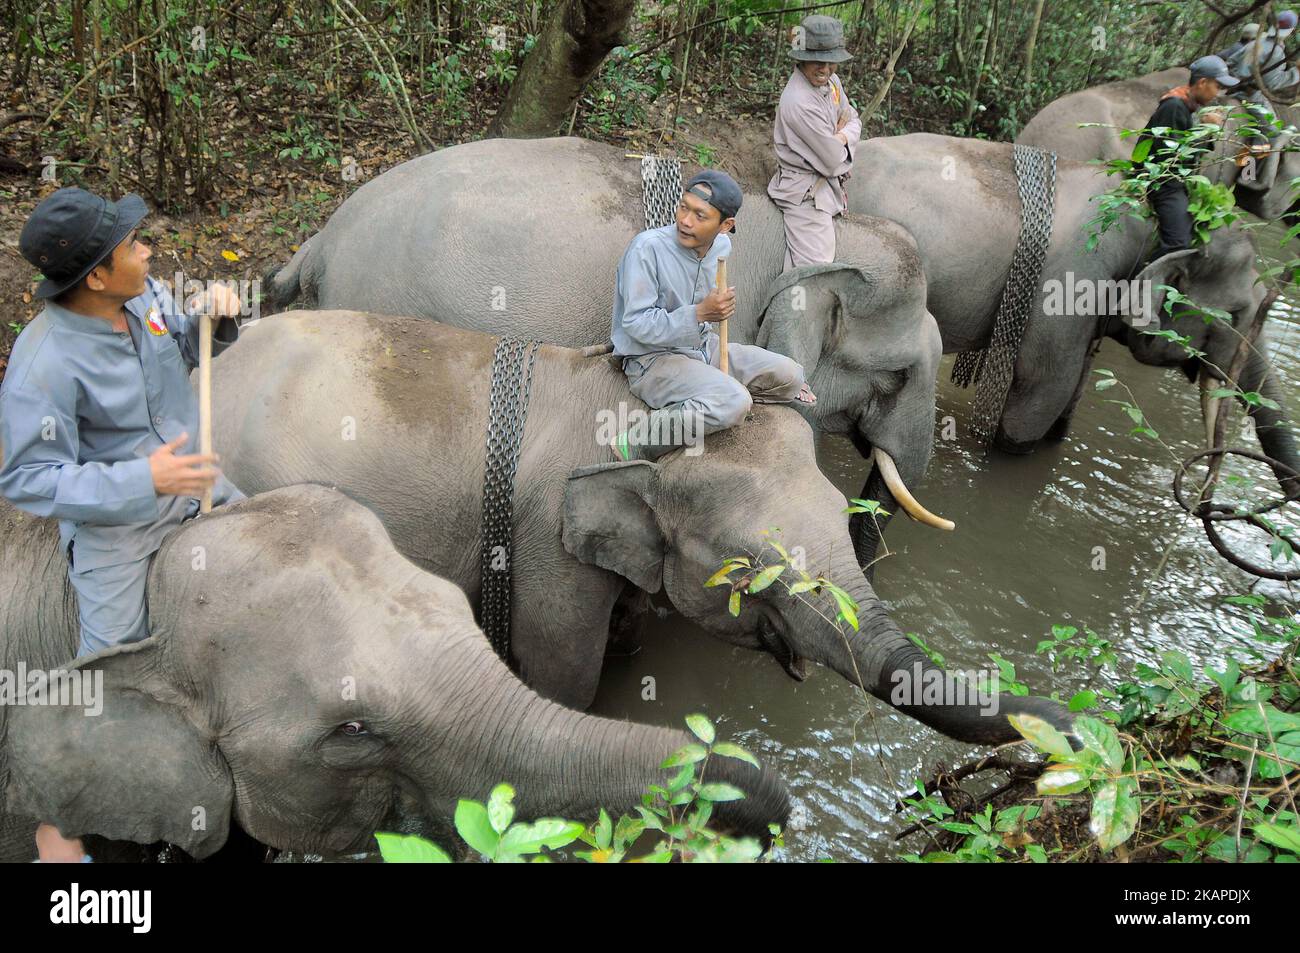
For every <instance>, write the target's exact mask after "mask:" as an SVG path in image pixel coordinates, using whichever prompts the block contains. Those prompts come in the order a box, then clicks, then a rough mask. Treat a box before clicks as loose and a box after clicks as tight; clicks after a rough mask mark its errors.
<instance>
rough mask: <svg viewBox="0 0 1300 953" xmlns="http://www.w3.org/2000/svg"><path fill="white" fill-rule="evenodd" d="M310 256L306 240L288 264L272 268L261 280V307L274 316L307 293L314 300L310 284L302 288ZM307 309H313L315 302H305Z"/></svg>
mask: <svg viewBox="0 0 1300 953" xmlns="http://www.w3.org/2000/svg"><path fill="white" fill-rule="evenodd" d="M311 254H312V244H311V240H310V239H309V240H307V241H305V242H303V243H302V245H300V246H299V247H298V250H297V251H296V252H294V256H293V257H292V258H290V259H289V262H288V264H285V265H281V266H280V267H278V268H272V269H271V270H270V271H268V272H267V273H266V275H265V276H263V278H262V292H263V294H262V304H263V307H264V308H265V309H266V310H267V311H269V312H270V313H272V314H274V313H275V312H277V311H283V310H285V309H286V308H287V307H288V306H289V305H290V304H292V303H293V302H294V301H297V300H298V298H299V297H300V296H301V295H302V294H303V292H304V291H306V292H307V296H308V297H309V298H314V297H315V295H314V293H313V292H314V288H313V286H312V283H311V282H310V281H309V282H307V283H306V284H307V287H306V288H304V287H303V285H304V281H303V277H304V268H306V267H307V265H308V260H309V256H311ZM306 306H307V307H314V306H315V301H314V300H312V301H308V302H306Z"/></svg>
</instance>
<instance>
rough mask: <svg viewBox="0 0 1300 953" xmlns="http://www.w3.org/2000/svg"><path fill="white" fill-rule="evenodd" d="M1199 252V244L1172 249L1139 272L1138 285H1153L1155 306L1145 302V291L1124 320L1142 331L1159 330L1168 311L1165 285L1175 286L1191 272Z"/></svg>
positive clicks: (1152, 296)
mask: <svg viewBox="0 0 1300 953" xmlns="http://www.w3.org/2000/svg"><path fill="white" fill-rule="evenodd" d="M1199 253H1200V249H1196V248H1186V249H1183V250H1182V251H1172V252H1170V253H1169V254H1168V255H1163V256H1161V257H1160V258H1157V259H1156V260H1155V261H1153V262H1151V264H1149V265H1147V266H1146V267H1145V268H1143V269H1142V272H1141V274H1139V275H1138V276H1137V282H1138V284H1137V287H1138V288H1148V287H1149V288H1150V289H1151V307H1150V309H1148V308H1146V307H1144V306H1143V305H1142V303H1141V302H1142V301H1143V300H1144V299H1145V297H1146V296H1145V295H1143V294H1139V295H1137V296H1136V297H1137V300H1138V302H1139V303H1138V306H1137V308H1136V309H1135V310H1134V312H1133V313H1132V314H1127V315H1121V317H1122V319H1123V321H1124V323H1125V324H1127V325H1128V326H1129V327H1131V328H1136V329H1137V330H1139V331H1157V330H1159V329H1160V324H1161V318H1162V316H1163V315H1164V313H1165V294H1166V292H1165V290H1164V288H1162V287H1161V285H1168V286H1169V287H1174V284H1175V282H1177V281H1178V279H1180V278H1182V277H1183V276H1184V275H1186V274H1187V269H1188V267H1189V266H1190V265H1191V259H1192V257H1193V256H1195V255H1197V254H1199Z"/></svg>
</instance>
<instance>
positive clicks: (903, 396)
mask: <svg viewBox="0 0 1300 953" xmlns="http://www.w3.org/2000/svg"><path fill="white" fill-rule="evenodd" d="M639 169H640V164H639V163H637V162H634V161H630V160H628V159H625V158H624V157H623V153H622V151H621V150H619V149H615V148H613V147H611V146H607V145H602V144H598V143H594V142H588V141H587V140H584V139H574V138H567V139H564V138H562V139H540V140H527V141H523V140H512V139H489V140H484V141H481V142H471V143H466V144H465V145H460V146H455V147H453V148H449V149H443V150H441V151H438V152H434V153H431V154H429V155H425V156H421V157H419V158H417V159H412V160H411V161H409V162H406V163H403V164H402V165H400V166H397V167H396V168H394V169H390V170H389V171H388V172H386V173H384V174H383V175H381V176H379V177H378V178H376V179H374V180H373V181H371V182H367V183H366V184H365V185H364V186H362V187H361V188H360V189H358V190H357V192H356V193H355V194H354V195H352V196H351V197H349V198H348V200H347V201H346V202H344V203H343V204H342V205H341V206H340V207H339V208H338V210H337V211H336V212H335V213H334V215H333V216H332V217H331V218H330V220H329V222H328V223H327V224H326V226H325V227H324V228H323V229H322V230H321V231H320V233H318V234H317V235H315V236H313V237H312V238H311V239H310V240H308V241H307V242H306V243H304V244H303V246H302V247H301V248H300V249H299V250H298V252H297V254H295V255H294V256H293V259H292V260H291V261H290V262H289V263H288V264H287V265H286V266H285V267H284V268H282V269H280V270H279V271H278V272H277V273H276V274H274V275H273V276H268V278H267V279H266V281H265V283H264V287H265V290H266V292H267V297H268V300H267V304H268V305H269V306H270V308H271V309H280V308H283V307H284V306H286V305H287V304H289V303H290V302H291V301H294V300H298V299H301V300H302V302H303V303H304V304H305V305H306V306H307V307H320V308H346V309H354V310H361V311H368V312H375V313H383V314H404V315H412V316H415V317H425V318H435V319H436V320H439V321H443V322H445V323H448V324H454V325H457V326H459V327H464V328H471V329H474V330H479V331H487V332H490V333H493V334H512V335H515V336H518V337H524V338H537V339H539V340H542V341H546V342H547V343H550V344H559V345H563V346H566V347H582V346H585V345H591V344H597V343H600V342H604V341H607V340H608V339H609V334H610V320H611V314H612V311H613V299H614V272H615V268H616V267H617V265H618V261H619V258H620V256H621V255H622V254H623V251H624V249H626V248H627V245H628V243H629V242H630V241H631V240H632V238H633V236H634V235H636V234H637V233H638V232H640V231H641V230H642V229H644V227H645V220H644V213H643V211H642V208H643V206H642V200H641V191H642V185H641V176H640V171H639ZM493 179H498V180H500V181H506V182H509V183H510V187H509V188H508V189H492V188H484V183H485V182H490V181H492V180H493ZM733 242H734V244H733V248H732V259H731V261H729V262H728V265H727V275H728V283H729V284H730V285H732V286H733V287H734V288H735V289H736V313H735V316H734V317H733V318H732V319H731V320H730V321H729V322H728V325H729V335H730V339H731V341H733V342H737V343H745V344H758V345H761V346H763V347H767V348H769V349H771V350H774V351H778V352H780V353H783V354H786V355H788V356H790V357H792V358H794V359H795V360H797V361H799V362H800V363H801V364H802V365H803V367H804V370H805V372H806V373H807V377H808V382H809V384H810V386H811V387H812V389H813V391H814V392H815V393H816V394H817V398H818V399H817V403H816V405H814V406H813V407H811V408H809V409H807V410H806V411H805V410H804V408H802V407H801V408H800V410H801V412H806V413H808V415H809V417H810V419H811V420H812V421H813V422H814V424H815V426H817V427H818V428H819V429H820V430H822V431H827V432H830V433H837V434H844V435H847V436H849V437H850V438H851V439H852V440H853V441H854V443H855V444H856V446H857V448H858V450H859V451H860V452H861V453H862V454H863V456H864V457H867V458H871V459H874V460H875V461H876V464H877V465H876V466H875V468H874V469H873V470H872V472H871V474H870V475H869V476H868V477H867V479H866V482H865V485H864V487H863V489H862V492H861V494H860V495H861V496H862V497H864V498H866V499H872V500H878V501H880V503H881V505H882V506H883V508H884V509H885V510H886V511H888V512H891V513H892V512H894V510H895V506H896V505H901V506H902V507H904V508H905V509H907V511H908V512H909V513H910V514H911V515H913V516H915V517H916V518H918V519H922V520H924V521H926V522H930V523H932V524H935V525H944V526H946V527H947V528H951V524H948V523H947V522H946V521H943V520H939V519H938V518H936V517H934V516H933V515H931V514H929V513H928V512H927V511H925V510H924V508H923V507H921V506H920V505H919V504H917V503H916V502H915V500H914V499H913V498H912V496H911V494H910V493H909V492H908V490H907V486H909V485H910V486H915V485H916V484H917V483H919V482H920V481H921V479H922V477H923V476H924V474H925V470H926V467H927V465H928V464H929V460H930V454H931V450H932V447H933V443H934V418H935V379H936V375H937V371H938V365H939V360H940V357H941V344H940V339H939V332H938V329H937V328H936V327H935V324H934V320H933V318H931V316H930V315H929V313H928V312H927V311H926V306H925V301H926V284H925V275H924V273H923V272H922V270H921V264H920V259H919V258H918V257H917V253H916V246H915V243H914V242H913V241H912V239H911V237H910V236H909V235H908V234H907V232H906V231H904V230H903V229H902V228H900V227H898V226H897V225H895V224H894V223H892V222H885V221H880V220H873V219H867V218H863V217H861V216H846V217H845V219H844V220H843V221H841V222H840V223H839V225H838V243H839V245H838V247H839V256H838V258H839V264H836V265H824V266H809V267H807V268H804V269H798V270H796V271H792V272H789V273H786V274H784V275H782V274H781V267H782V263H783V259H784V255H785V232H784V229H783V226H782V219H781V211H780V209H778V208H777V207H776V206H775V205H774V204H772V202H771V200H770V199H768V197H767V196H766V195H765V194H763V193H758V194H754V193H750V194H747V195H746V196H745V202H744V205H743V206H742V208H741V210H740V213H739V214H738V215H737V217H736V234H735V236H733ZM877 451H879V453H877ZM885 456H887V457H888V459H884V457H885ZM877 530H878V524H877V522H876V521H873V520H858V521H857V522H856V524H855V530H854V539H855V545H856V546H857V548H858V554H859V562H860V565H866V564H867V563H868V562H869V561H870V560H871V558H872V556H873V554H874V551H875V547H876V544H877V542H878V538H877Z"/></svg>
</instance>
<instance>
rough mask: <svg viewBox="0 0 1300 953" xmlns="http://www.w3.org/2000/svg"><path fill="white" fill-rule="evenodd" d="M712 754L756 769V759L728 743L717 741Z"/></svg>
mask: <svg viewBox="0 0 1300 953" xmlns="http://www.w3.org/2000/svg"><path fill="white" fill-rule="evenodd" d="M713 753H714V754H720V755H722V756H723V757H724V758H737V759H739V760H740V761H745V762H747V763H749V764H752V765H753V766H754V767H756V768H757V767H758V766H759V765H758V759H757V758H755V757H754V756H753V755H752V754H750V753H749V752H748V751H746V750H745V749H744V748H742V747H741V746H740V745H734V744H732V743H731V742H730V741H719V742H718V743H717V744H716V745H714V746H713Z"/></svg>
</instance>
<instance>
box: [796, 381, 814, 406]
mask: <svg viewBox="0 0 1300 953" xmlns="http://www.w3.org/2000/svg"><path fill="white" fill-rule="evenodd" d="M795 400H797V401H800V402H801V403H805V404H815V403H817V395H816V394H814V393H813V392H812V388H811V387H809V386H808V385H807V384H804V385H803V387H802V388H801V389H800V390H799V396H798V397H796V398H795Z"/></svg>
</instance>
